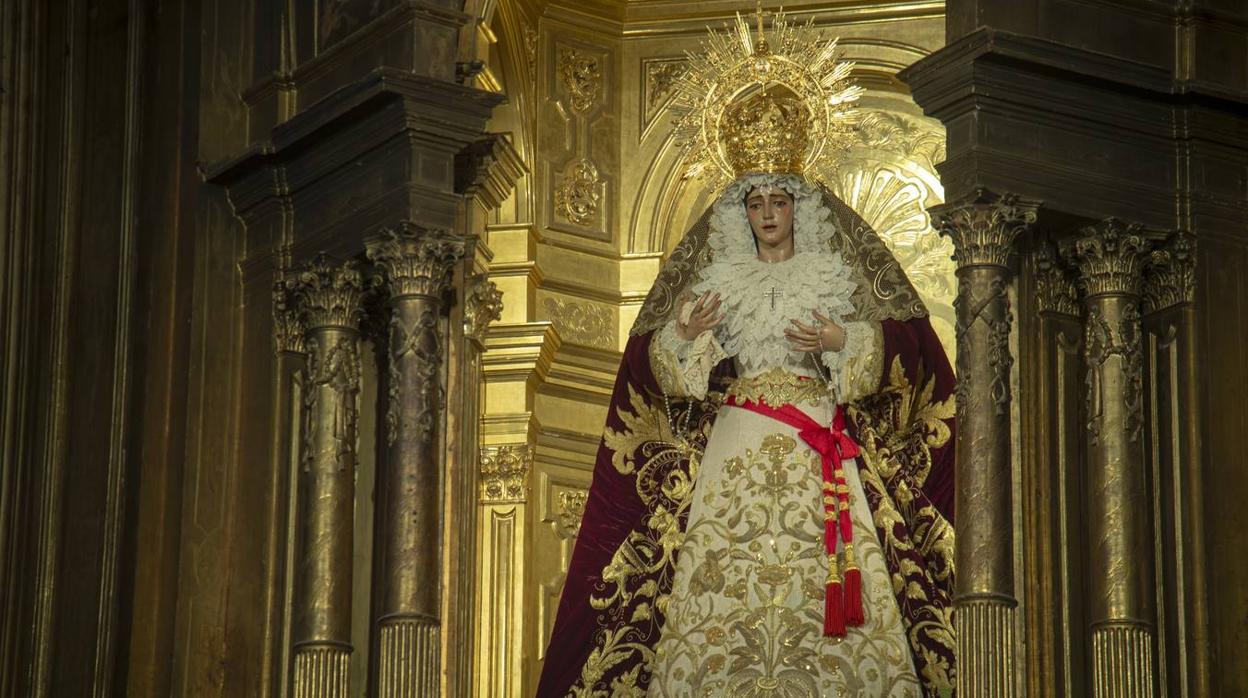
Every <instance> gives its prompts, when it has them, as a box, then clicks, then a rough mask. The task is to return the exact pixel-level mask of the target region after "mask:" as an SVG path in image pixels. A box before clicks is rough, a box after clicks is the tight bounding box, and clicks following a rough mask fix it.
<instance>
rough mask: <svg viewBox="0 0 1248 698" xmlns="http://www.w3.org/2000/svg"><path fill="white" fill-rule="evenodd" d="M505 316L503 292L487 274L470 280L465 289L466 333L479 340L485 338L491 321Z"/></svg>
mask: <svg viewBox="0 0 1248 698" xmlns="http://www.w3.org/2000/svg"><path fill="white" fill-rule="evenodd" d="M502 316H503V292H502V291H499V290H498V286H496V285H494V282H493V281H490V280H489V277H488V276H487V275H486V274H476V275H474V276H473V277H472V278H470V279H469V280H468V283H467V284H466V290H465V291H464V334H466V335H468V336H469V337H472V338H473V339H475V340H477V341H478V342H480V341H482V340H484V339H485V332H486V330H487V329H488V328H489V326H490V323H492V322H494V321H496V320H498V319H499V318H501V317H502Z"/></svg>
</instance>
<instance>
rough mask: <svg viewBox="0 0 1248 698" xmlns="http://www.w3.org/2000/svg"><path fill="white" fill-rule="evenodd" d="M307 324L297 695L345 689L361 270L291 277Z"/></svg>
mask: <svg viewBox="0 0 1248 698" xmlns="http://www.w3.org/2000/svg"><path fill="white" fill-rule="evenodd" d="M288 284H289V286H290V289H291V290H292V291H293V293H294V294H295V296H296V298H297V299H298V302H299V305H300V310H301V312H302V314H303V317H304V322H305V324H306V333H305V335H304V344H305V347H306V349H307V352H308V368H307V372H308V376H307V384H306V392H305V397H304V405H303V408H304V420H305V424H304V429H303V445H302V449H303V453H302V454H301V466H300V469H299V482H298V485H297V486H298V488H299V497H300V505H299V522H298V525H299V528H300V535H299V540H300V545H299V549H298V551H297V553H296V565H295V567H296V571H295V575H296V581H295V584H296V589H295V608H294V628H293V633H292V634H293V637H292V641H293V644H294V664H295V666H294V672H293V688H294V695H295V696H296V697H297V698H304V697H306V698H338V697H340V696H341V697H343V698H345V696H346V695H347V693H348V690H349V686H350V658H351V649H352V648H351V583H352V580H351V569H352V538H353V531H354V518H353V512H354V507H355V458H356V453H355V451H356V415H357V404H356V403H357V400H358V395H359V390H360V359H359V344H358V340H359V326H358V322H359V314H360V309H361V300H362V295H363V283H362V280H361V276H360V272H359V270H358V269H357V267H356V265H355V264H354V263H352V262H347V263H343V264H340V263H338V262H336V261H334V260H333V259H331V258H329V257H326V256H323V255H322V256H320V257H318V258H317V259H315V260H313V261H312V262H310V263H309V264H307V265H306V266H304V267H303V268H301V269H300V270H299V271H298V272H297V273H296V274H295V275H294V277H293V278H292V279H290V280H289V281H288Z"/></svg>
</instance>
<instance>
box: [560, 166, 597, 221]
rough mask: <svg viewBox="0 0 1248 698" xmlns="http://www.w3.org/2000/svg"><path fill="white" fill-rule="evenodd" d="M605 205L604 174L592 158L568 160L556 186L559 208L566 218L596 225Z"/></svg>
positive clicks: (561, 214)
mask: <svg viewBox="0 0 1248 698" xmlns="http://www.w3.org/2000/svg"><path fill="white" fill-rule="evenodd" d="M601 208H602V175H601V174H600V173H599V172H598V168H597V167H596V166H595V165H594V163H593V162H591V161H590V160H589V159H588V158H583V157H582V158H577V159H575V160H573V161H571V162H569V163H568V166H567V167H566V168H564V171H563V174H562V175H561V176H560V178H559V182H558V185H557V186H556V188H555V211H556V212H557V213H558V214H559V216H560V217H561V218H563V219H564V220H566V221H568V222H570V223H575V224H576V225H579V226H582V227H587V228H588V227H593V225H594V223H596V222H597V220H598V214H599V211H600V210H601Z"/></svg>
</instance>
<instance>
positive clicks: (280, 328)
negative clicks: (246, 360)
mask: <svg viewBox="0 0 1248 698" xmlns="http://www.w3.org/2000/svg"><path fill="white" fill-rule="evenodd" d="M305 330H306V328H305V327H304V323H303V317H302V316H301V315H300V313H299V305H298V302H297V301H296V299H295V297H294V294H293V293H292V292H291V290H290V289H289V288H287V286H286V281H285V280H283V281H277V282H274V284H273V352H274V353H275V354H282V353H285V352H293V353H296V354H303V353H305V352H306V351H307V349H306V347H304V345H303V333H304V331H305Z"/></svg>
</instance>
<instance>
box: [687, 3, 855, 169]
mask: <svg viewBox="0 0 1248 698" xmlns="http://www.w3.org/2000/svg"><path fill="white" fill-rule="evenodd" d="M755 20H756V25H757V26H756V31H754V30H751V28H750V26H749V25H748V24H747V22H746V21H745V19H743V18H742V17H741V15H740V14H738V15H737V18H736V22H735V24H734V27H733V31H731V32H717V31H715V30H713V29H711V30H708V34H709V36H708V38H707V40H706V41H705V42H704V43H703V45H702V47H701V50H700V52H699V53H696V54H694V53H687V54H686V56H687V58H688V60H689V68H688V70H686V71H685V72H684V73H683V74H682V76H681V78H680V80H679V81H677V93H676V97H675V99H674V100H673V103H672V110H673V112H674V113H675V115H676V127H675V131H674V133H675V137H676V141H677V142H678V143H680V144H681V147H682V149H683V152H684V157H685V161H686V162H687V163H688V167H687V169H686V171H685V176H686V177H705V178H707V179H709V180H710V183H711V184H712V186H713V187H714V188H716V189H718V188H720V187H721V186H722V185H723V184H726V183H727V182H729V181H731V180H734V179H736V178H737V177H738V176H740V175H741V174H744V173H746V172H777V173H788V174H799V175H805V176H806V177H808V178H810V179H814V180H821V179H823V177H822V173H823V171H824V169H825V168H827V167H828V166H829V164H830V163H831V161H833V160H835V158H836V156H837V155H838V154H839V153H840V152H841V151H843V150H844V149H845V148H846V147H847V144H848V139H849V138H850V137H851V135H852V132H853V117H854V104H855V103H856V102H857V100H858V98H859V97H860V96H861V94H862V88H861V87H859V86H857V85H853V84H851V82H850V79H849V76H850V73H851V72H852V70H853V67H854V64H853V63H850V62H847V61H842V60H839V57H838V53H837V40H836V39H831V40H828V39H825V38H824V37H823V36H822V33H821V32H819V31H817V30H815V28H814V24H813V20H811V21H809V22H806V23H805V24H792V23H790V22H789V21H788V19H787V18H786V17H785V15H784V13H783V12H777V13H775V14H774V15H773V22H772V28H771V40H770V41H769V40H768V38H767V34H766V32H765V31H764V26H763V24H764V14H763V11H762V9H761V6H760V7H759V9H758V10H757V11H756V12H755Z"/></svg>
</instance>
